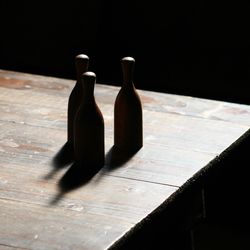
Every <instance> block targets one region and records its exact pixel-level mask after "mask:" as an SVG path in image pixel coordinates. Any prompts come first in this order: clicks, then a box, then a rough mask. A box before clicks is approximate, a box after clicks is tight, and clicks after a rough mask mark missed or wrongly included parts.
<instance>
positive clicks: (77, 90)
mask: <svg viewBox="0 0 250 250" xmlns="http://www.w3.org/2000/svg"><path fill="white" fill-rule="evenodd" d="M75 66H76V76H77V80H76V84H75V86H74V88H73V90H72V92H71V94H70V96H69V101H68V146H69V147H71V148H72V149H73V147H74V119H75V115H76V112H77V110H78V108H79V106H80V103H81V101H82V96H83V90H82V83H81V77H82V74H83V73H84V72H86V71H87V70H88V66H89V58H88V56H86V55H84V54H80V55H78V56H76V57H75Z"/></svg>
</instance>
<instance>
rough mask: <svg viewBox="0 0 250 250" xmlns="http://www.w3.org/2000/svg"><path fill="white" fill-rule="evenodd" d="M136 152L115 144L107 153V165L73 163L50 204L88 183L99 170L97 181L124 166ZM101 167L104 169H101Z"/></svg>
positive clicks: (61, 180) (59, 183)
mask: <svg viewBox="0 0 250 250" xmlns="http://www.w3.org/2000/svg"><path fill="white" fill-rule="evenodd" d="M135 153H136V152H133V153H132V152H131V153H125V152H123V151H120V150H118V149H117V148H116V147H114V146H113V147H112V148H111V149H110V150H109V152H108V153H107V154H106V157H105V166H95V167H93V166H82V165H81V166H80V165H78V164H76V163H73V164H72V165H71V166H70V168H69V169H68V170H67V171H66V173H65V174H64V175H63V177H62V178H61V179H60V181H59V182H58V188H59V192H58V194H57V195H56V196H55V197H54V198H53V199H52V200H51V201H50V205H55V204H57V203H58V202H59V201H60V200H61V199H62V198H63V196H64V195H65V194H66V193H68V192H70V191H72V190H74V189H77V188H80V187H82V186H84V185H85V184H87V183H88V182H89V181H90V180H91V179H92V178H93V177H94V176H95V175H97V173H98V172H99V173H100V174H99V175H97V176H96V178H95V182H98V180H100V178H101V177H102V175H104V174H106V173H107V172H110V171H112V170H115V169H116V168H118V167H122V166H123V165H124V164H125V163H126V162H127V161H129V160H130V159H131V158H132V157H133V156H134V155H135ZM101 169H102V171H100V170H101Z"/></svg>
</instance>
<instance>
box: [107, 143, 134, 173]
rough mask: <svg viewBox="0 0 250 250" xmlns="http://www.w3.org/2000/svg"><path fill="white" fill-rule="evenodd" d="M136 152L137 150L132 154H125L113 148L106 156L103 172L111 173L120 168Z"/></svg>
mask: <svg viewBox="0 0 250 250" xmlns="http://www.w3.org/2000/svg"><path fill="white" fill-rule="evenodd" d="M137 152H138V150H137V151H133V152H125V151H122V150H120V149H118V148H117V147H115V146H113V147H112V148H111V149H110V150H109V151H108V153H107V154H106V157H105V168H104V172H108V171H112V170H115V169H116V168H119V167H122V166H123V165H124V164H125V163H126V162H128V161H129V160H130V159H131V158H132V157H133V156H134V155H135V154H136V153H137Z"/></svg>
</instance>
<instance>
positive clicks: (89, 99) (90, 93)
mask: <svg viewBox="0 0 250 250" xmlns="http://www.w3.org/2000/svg"><path fill="white" fill-rule="evenodd" d="M82 103H83V105H85V104H88V105H89V104H90V105H91V104H95V97H94V84H88V85H87V86H86V85H84V86H83V102H82Z"/></svg>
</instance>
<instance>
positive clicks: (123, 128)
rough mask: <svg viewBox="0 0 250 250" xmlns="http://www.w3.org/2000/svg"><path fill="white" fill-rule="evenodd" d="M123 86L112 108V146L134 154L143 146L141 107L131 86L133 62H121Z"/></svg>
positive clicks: (138, 98)
mask: <svg viewBox="0 0 250 250" xmlns="http://www.w3.org/2000/svg"><path fill="white" fill-rule="evenodd" d="M121 64H122V71H123V85H122V87H121V89H120V91H119V93H118V95H117V97H116V100H115V107H114V146H115V147H116V148H117V149H119V150H122V151H124V152H128V153H134V152H136V151H138V150H139V149H140V148H141V147H142V146H143V126H142V105H141V101H140V97H139V95H138V93H137V91H136V89H135V87H134V84H133V74H134V65H135V60H134V58H132V57H124V58H122V60H121Z"/></svg>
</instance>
